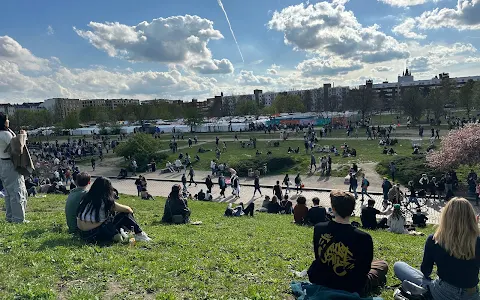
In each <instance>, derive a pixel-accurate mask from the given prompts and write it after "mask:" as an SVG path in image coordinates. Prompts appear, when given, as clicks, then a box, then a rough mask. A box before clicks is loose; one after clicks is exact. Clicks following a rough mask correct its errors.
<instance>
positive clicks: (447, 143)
mask: <svg viewBox="0 0 480 300" xmlns="http://www.w3.org/2000/svg"><path fill="white" fill-rule="evenodd" d="M427 163H428V165H429V166H431V167H433V168H438V169H441V170H448V169H453V168H456V167H458V166H460V165H476V164H478V163H480V124H468V125H465V127H463V128H460V129H458V130H452V131H450V132H449V133H448V134H447V136H445V137H444V138H443V139H442V141H441V143H440V150H438V151H433V152H431V153H429V154H428V155H427Z"/></svg>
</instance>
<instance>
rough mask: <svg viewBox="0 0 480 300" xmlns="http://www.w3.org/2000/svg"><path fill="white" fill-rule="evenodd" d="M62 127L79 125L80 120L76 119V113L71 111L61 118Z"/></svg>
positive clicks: (69, 127)
mask: <svg viewBox="0 0 480 300" xmlns="http://www.w3.org/2000/svg"><path fill="white" fill-rule="evenodd" d="M62 125H63V128H65V129H76V128H79V127H80V120H79V119H78V113H76V112H72V113H70V114H68V115H67V116H66V117H65V120H63V124H62Z"/></svg>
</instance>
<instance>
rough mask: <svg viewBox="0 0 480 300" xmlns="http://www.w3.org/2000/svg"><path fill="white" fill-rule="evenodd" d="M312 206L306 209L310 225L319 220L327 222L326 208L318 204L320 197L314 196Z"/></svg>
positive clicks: (319, 221)
mask: <svg viewBox="0 0 480 300" xmlns="http://www.w3.org/2000/svg"><path fill="white" fill-rule="evenodd" d="M312 202H313V207H311V208H310V209H309V210H308V213H307V222H308V224H310V225H316V224H318V223H321V222H327V221H328V220H327V210H326V209H325V207H323V206H320V199H319V198H318V197H315V198H313V199H312Z"/></svg>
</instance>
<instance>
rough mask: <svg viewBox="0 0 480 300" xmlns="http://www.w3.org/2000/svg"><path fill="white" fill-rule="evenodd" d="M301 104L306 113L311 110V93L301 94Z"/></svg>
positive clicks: (308, 91) (307, 91)
mask: <svg viewBox="0 0 480 300" xmlns="http://www.w3.org/2000/svg"><path fill="white" fill-rule="evenodd" d="M302 102H303V106H304V107H305V109H306V111H312V110H313V105H314V103H313V95H312V91H310V90H306V91H304V92H303V94H302Z"/></svg>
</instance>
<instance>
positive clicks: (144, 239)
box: [135, 231, 152, 242]
mask: <svg viewBox="0 0 480 300" xmlns="http://www.w3.org/2000/svg"><path fill="white" fill-rule="evenodd" d="M151 240H152V239H151V238H149V237H148V235H147V234H146V233H145V232H143V231H142V232H140V233H137V234H135V241H137V242H150V241H151Z"/></svg>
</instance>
